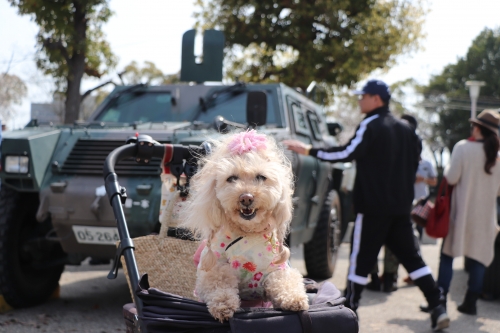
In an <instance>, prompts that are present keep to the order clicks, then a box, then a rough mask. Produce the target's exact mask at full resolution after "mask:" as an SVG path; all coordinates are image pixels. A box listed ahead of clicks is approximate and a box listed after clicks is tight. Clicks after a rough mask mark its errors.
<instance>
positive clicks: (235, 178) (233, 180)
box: [226, 176, 238, 183]
mask: <svg viewBox="0 0 500 333" xmlns="http://www.w3.org/2000/svg"><path fill="white" fill-rule="evenodd" d="M236 180H238V177H237V176H231V177H229V178H228V179H226V181H227V182H228V183H234V182H235V181H236Z"/></svg>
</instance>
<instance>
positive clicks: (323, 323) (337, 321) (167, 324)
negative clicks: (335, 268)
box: [123, 274, 359, 333]
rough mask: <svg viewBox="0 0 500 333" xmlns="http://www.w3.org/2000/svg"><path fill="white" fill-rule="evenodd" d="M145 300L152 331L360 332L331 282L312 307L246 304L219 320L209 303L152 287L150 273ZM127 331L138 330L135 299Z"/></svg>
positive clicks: (144, 280)
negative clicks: (297, 309)
mask: <svg viewBox="0 0 500 333" xmlns="http://www.w3.org/2000/svg"><path fill="white" fill-rule="evenodd" d="M136 294H137V296H138V297H139V298H140V299H141V300H142V302H143V310H142V316H140V319H141V320H142V322H143V325H144V326H145V327H146V329H147V331H148V332H149V333H165V332H174V333H181V332H193V333H195V332H196V333H208V332H210V333H236V332H237V333H251V332H286V333H302V332H304V333H320V332H321V333H327V332H336V333H356V332H358V331H359V326H358V321H357V317H356V315H355V314H354V312H352V311H351V310H350V309H348V308H346V307H344V305H343V303H344V300H345V299H344V298H343V297H342V296H341V293H340V291H339V290H338V289H337V288H336V287H335V286H334V285H333V284H332V283H330V282H324V283H323V284H321V285H320V287H319V289H318V291H317V293H316V294H309V295H310V296H311V297H310V299H311V305H310V308H309V310H308V311H300V312H292V311H283V310H280V309H273V308H243V309H240V310H238V311H237V312H236V313H235V314H234V317H233V318H231V319H230V320H229V321H228V322H224V323H221V322H219V321H217V320H215V319H214V318H213V317H212V316H211V315H210V313H209V312H208V309H207V305H206V304H205V303H202V302H197V301H194V300H191V299H187V298H184V297H181V296H177V295H174V294H170V293H167V292H164V291H161V290H158V289H156V288H150V287H149V283H148V277H147V274H144V275H143V276H142V277H141V280H140V282H139V285H138V287H137V289H136ZM123 314H124V318H125V322H126V323H127V332H131V333H132V332H135V331H134V321H135V320H137V318H138V317H137V311H136V309H135V306H134V304H133V303H130V304H126V305H125V306H124V307H123Z"/></svg>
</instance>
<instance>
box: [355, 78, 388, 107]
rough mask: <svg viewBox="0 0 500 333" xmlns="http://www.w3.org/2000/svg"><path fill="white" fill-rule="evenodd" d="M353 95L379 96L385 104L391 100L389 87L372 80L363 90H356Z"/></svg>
mask: <svg viewBox="0 0 500 333" xmlns="http://www.w3.org/2000/svg"><path fill="white" fill-rule="evenodd" d="M352 93H353V94H354V95H364V94H369V95H379V96H380V99H382V100H383V101H385V102H387V101H388V100H389V99H391V90H390V89H389V86H388V85H387V84H386V83H385V82H384V81H381V80H370V81H368V82H366V84H365V86H364V87H363V89H362V90H354V91H352Z"/></svg>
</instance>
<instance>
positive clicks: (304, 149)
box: [281, 140, 312, 155]
mask: <svg viewBox="0 0 500 333" xmlns="http://www.w3.org/2000/svg"><path fill="white" fill-rule="evenodd" d="M281 143H282V144H283V145H284V146H286V147H287V148H288V149H290V150H291V151H294V152H296V153H297V154H301V155H309V150H311V148H312V146H311V145H306V144H305V143H303V142H301V141H298V140H284V141H282V142H281Z"/></svg>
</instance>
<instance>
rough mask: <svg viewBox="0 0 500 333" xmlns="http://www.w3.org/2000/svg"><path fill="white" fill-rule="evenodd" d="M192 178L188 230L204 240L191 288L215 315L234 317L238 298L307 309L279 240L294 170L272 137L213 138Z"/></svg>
mask: <svg viewBox="0 0 500 333" xmlns="http://www.w3.org/2000/svg"><path fill="white" fill-rule="evenodd" d="M214 144H215V148H214V150H213V153H212V154H211V155H209V156H207V157H206V158H205V159H203V160H202V163H201V165H202V167H201V169H200V170H199V171H198V173H197V174H196V175H195V176H194V177H193V178H192V180H191V188H190V199H189V200H188V202H187V205H186V206H185V208H184V209H183V212H182V214H183V216H182V218H181V220H184V222H183V224H184V226H185V227H188V228H190V229H191V230H193V231H195V233H197V234H198V235H199V236H201V237H203V239H206V240H207V243H206V247H205V248H204V250H203V252H202V254H201V260H200V263H199V265H198V271H197V280H196V288H195V293H196V295H197V297H199V298H200V299H201V301H203V302H205V303H207V306H208V310H209V311H210V313H211V314H212V316H214V318H216V319H218V320H220V321H224V320H227V319H228V318H230V317H232V316H233V313H234V312H235V311H236V310H237V309H238V308H239V307H240V301H241V300H248V301H251V300H262V301H270V302H271V303H272V305H273V306H274V307H276V308H281V309H284V310H292V311H300V310H307V309H308V308H309V304H308V298H307V295H306V292H305V288H304V284H303V282H302V276H301V274H300V273H299V272H298V271H297V270H296V269H292V268H290V267H289V266H288V263H287V260H288V258H289V256H290V251H289V250H288V249H287V248H286V247H285V246H284V245H283V241H284V239H285V236H286V234H287V232H288V228H289V225H290V220H291V218H292V209H293V208H292V207H293V206H292V193H293V181H292V178H293V174H292V168H291V166H290V162H289V161H288V159H287V158H286V157H285V155H284V154H283V151H282V150H281V149H280V148H278V147H277V145H276V142H275V141H274V140H273V139H272V138H270V137H266V136H265V135H263V134H257V133H256V131H255V130H251V131H246V132H241V133H237V134H233V135H230V136H228V137H226V138H225V139H224V140H223V141H216V142H214Z"/></svg>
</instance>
